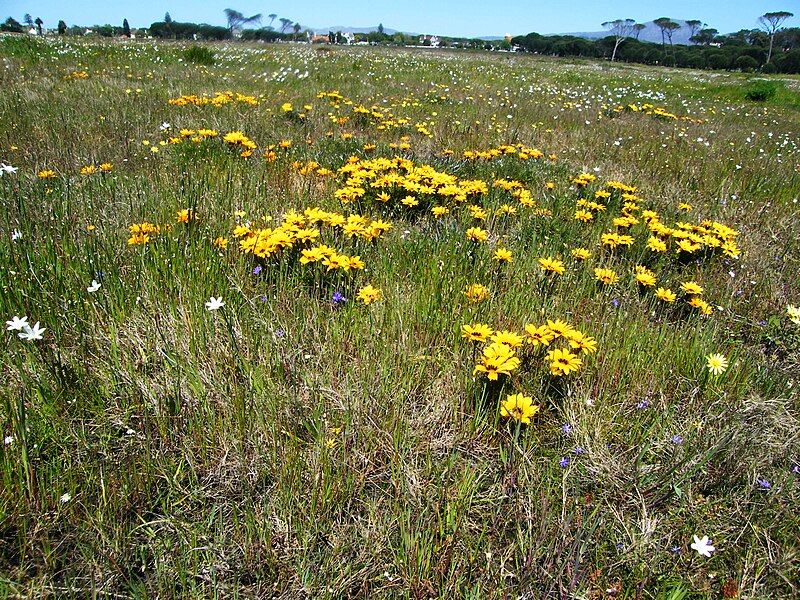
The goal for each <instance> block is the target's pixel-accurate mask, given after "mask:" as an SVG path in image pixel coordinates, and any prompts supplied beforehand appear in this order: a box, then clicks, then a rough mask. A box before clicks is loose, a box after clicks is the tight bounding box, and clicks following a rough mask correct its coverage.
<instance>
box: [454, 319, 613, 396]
mask: <svg viewBox="0 0 800 600" xmlns="http://www.w3.org/2000/svg"><path fill="white" fill-rule="evenodd" d="M461 337H462V338H464V339H465V340H468V341H470V342H475V343H486V342H489V343H488V345H487V346H486V347H484V348H483V350H482V353H481V357H480V359H479V360H478V363H477V364H476V365H475V368H474V370H473V373H474V374H477V373H482V374H484V375H486V377H487V378H488V379H489V380H490V381H497V380H498V379H499V377H500V375H511V373H512V372H513V371H516V370H517V369H518V368H519V367H520V365H521V364H522V361H521V359H520V357H519V355H518V353H521V352H522V353H524V352H526V351H528V352H529V353H530V355H531V356H533V355H534V354H535V353H537V352H540V351H542V350H545V349H548V351H547V352H546V353H545V354H544V357H543V358H544V361H545V362H546V363H547V364H548V367H549V370H550V373H551V375H553V376H555V377H561V376H563V375H569V374H570V373H574V372H577V371H579V370H580V368H581V366H582V365H583V361H582V360H581V359H580V358H579V356H578V354H576V353H574V352H573V350H574V351H576V352H580V353H583V354H592V353H594V352H596V351H597V342H596V341H595V339H594V338H592V337H590V336H588V335H586V334H584V333H582V332H581V331H579V330H578V329H575V328H574V327H572V326H571V325H570V324H569V323H566V322H564V321H562V320H560V319H556V320H555V321H550V320H548V321H547V323H546V324H544V325H535V324H528V325H525V328H524V334H518V333H516V332H514V331H510V330H499V331H495V330H493V329H492V328H491V327H490V326H489V325H487V324H485V323H472V324H468V325H462V327H461ZM559 340H560V341H562V342H565V343H566V347H565V348H554V347H552V345H554V344H555V343H557V342H558V341H559ZM523 358H525V356H523ZM526 363H527V361H526Z"/></svg>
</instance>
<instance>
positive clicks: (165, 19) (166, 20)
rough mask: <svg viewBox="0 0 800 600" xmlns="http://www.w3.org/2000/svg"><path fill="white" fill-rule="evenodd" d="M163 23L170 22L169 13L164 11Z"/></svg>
mask: <svg viewBox="0 0 800 600" xmlns="http://www.w3.org/2000/svg"><path fill="white" fill-rule="evenodd" d="M164 23H167V24H169V23H172V17H171V16H169V13H165V14H164Z"/></svg>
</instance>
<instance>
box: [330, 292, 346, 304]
mask: <svg viewBox="0 0 800 600" xmlns="http://www.w3.org/2000/svg"><path fill="white" fill-rule="evenodd" d="M331 302H333V304H334V306H338V305H339V304H343V303H345V302H347V298H345V295H344V294H343V293H342V292H339V291H336V292H333V296H332V297H331Z"/></svg>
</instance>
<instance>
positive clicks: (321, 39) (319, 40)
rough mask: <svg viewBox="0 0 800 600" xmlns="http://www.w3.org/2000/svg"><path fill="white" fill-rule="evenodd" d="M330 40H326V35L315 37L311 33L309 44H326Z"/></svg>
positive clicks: (314, 34) (315, 35)
mask: <svg viewBox="0 0 800 600" xmlns="http://www.w3.org/2000/svg"><path fill="white" fill-rule="evenodd" d="M329 41H330V40H329V39H328V36H327V35H317V34H316V33H314V32H312V33H311V43H312V44H327V43H328V42H329Z"/></svg>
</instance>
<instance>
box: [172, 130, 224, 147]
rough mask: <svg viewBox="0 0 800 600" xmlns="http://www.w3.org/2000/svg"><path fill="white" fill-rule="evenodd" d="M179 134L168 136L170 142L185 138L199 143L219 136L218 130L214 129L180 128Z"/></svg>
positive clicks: (180, 140)
mask: <svg viewBox="0 0 800 600" xmlns="http://www.w3.org/2000/svg"><path fill="white" fill-rule="evenodd" d="M178 133H179V135H177V136H175V137H171V138H169V143H170V144H180V143H181V142H183V141H185V140H189V141H190V142H194V143H195V144H199V143H200V142H204V141H205V140H210V139H213V138H215V137H218V136H219V132H218V131H217V130H216V129H205V128H200V129H187V128H184V129H181V130H180V131H179V132H178Z"/></svg>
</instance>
